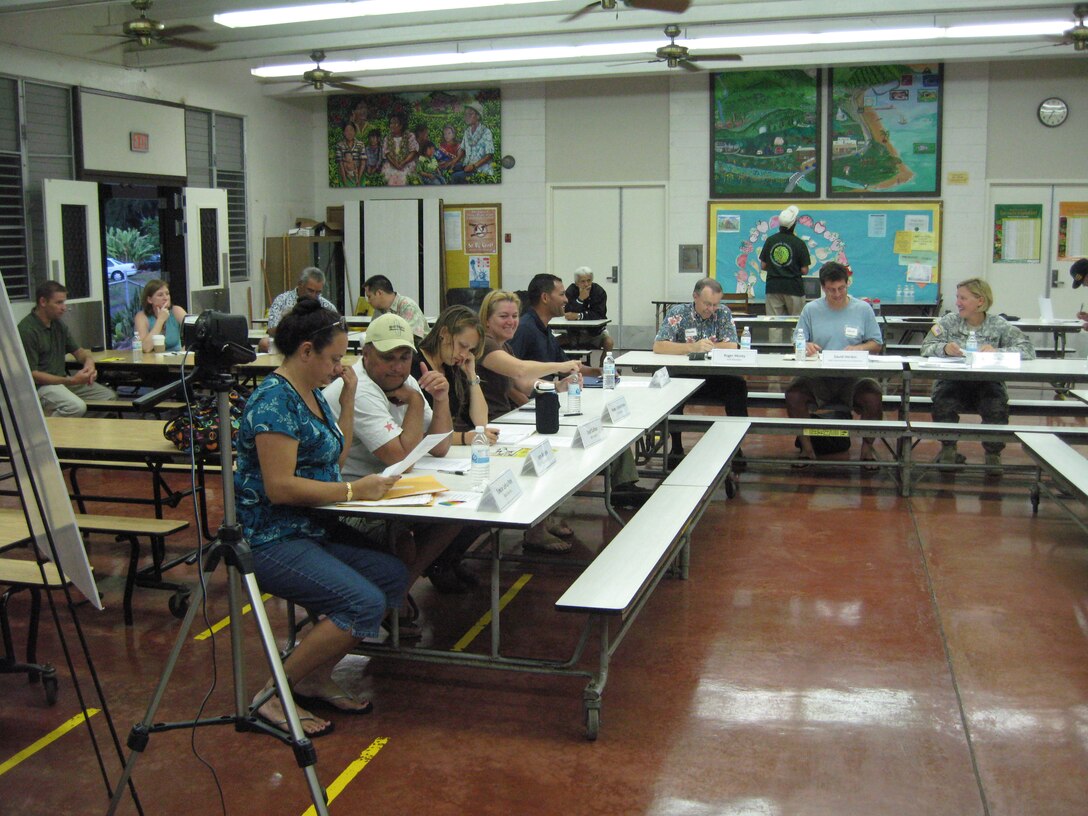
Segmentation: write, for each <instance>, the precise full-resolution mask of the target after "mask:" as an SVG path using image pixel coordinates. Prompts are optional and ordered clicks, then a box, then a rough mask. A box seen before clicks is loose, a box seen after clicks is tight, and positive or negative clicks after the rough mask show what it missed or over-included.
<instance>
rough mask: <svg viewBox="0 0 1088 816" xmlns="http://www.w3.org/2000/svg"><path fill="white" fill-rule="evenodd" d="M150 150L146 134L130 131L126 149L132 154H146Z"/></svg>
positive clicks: (149, 140)
mask: <svg viewBox="0 0 1088 816" xmlns="http://www.w3.org/2000/svg"><path fill="white" fill-rule="evenodd" d="M150 148H151V137H150V136H149V135H148V134H146V133H137V132H136V131H132V132H131V133H129V134H128V149H129V150H131V151H132V152H133V153H146V152H147V151H148V150H149V149H150Z"/></svg>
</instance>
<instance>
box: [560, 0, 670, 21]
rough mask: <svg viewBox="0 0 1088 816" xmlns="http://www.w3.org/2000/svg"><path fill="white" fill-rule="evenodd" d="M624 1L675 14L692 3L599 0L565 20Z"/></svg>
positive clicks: (651, 0)
mask: <svg viewBox="0 0 1088 816" xmlns="http://www.w3.org/2000/svg"><path fill="white" fill-rule="evenodd" d="M620 2H622V3H623V4H624V5H625V6H630V7H631V8H639V9H648V10H650V11H668V12H671V13H673V14H681V13H683V12H685V11H687V10H688V6H690V5H691V0H597V2H595V3H590V4H589V5H588V6H583V7H582V8H580V9H578V11H576V12H574V14H572V15H570V17H565V18H564V20H563V22H569V21H570V20H577V19H578V18H579V17H581V16H582V15H583V14H586V13H588V12H590V11H592V10H593V9H595V8H597V7H598V6H600V7H601V9H603V10H605V11H608V10H611V9H614V8H616V5H617V3H620Z"/></svg>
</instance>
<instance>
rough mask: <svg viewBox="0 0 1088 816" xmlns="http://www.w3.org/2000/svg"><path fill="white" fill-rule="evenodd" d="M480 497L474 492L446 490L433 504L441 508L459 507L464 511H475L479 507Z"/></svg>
mask: <svg viewBox="0 0 1088 816" xmlns="http://www.w3.org/2000/svg"><path fill="white" fill-rule="evenodd" d="M482 495H483V494H482V493H478V492H476V491H475V490H447V491H446V492H445V493H443V494H442V497H441V498H440V499H439V500H438V501H437V502H435V504H437V505H440V506H442V507H449V506H451V505H460V506H461V507H464V508H465V509H466V510H475V509H476V508H477V507H478V506H479V505H480V497H481V496H482Z"/></svg>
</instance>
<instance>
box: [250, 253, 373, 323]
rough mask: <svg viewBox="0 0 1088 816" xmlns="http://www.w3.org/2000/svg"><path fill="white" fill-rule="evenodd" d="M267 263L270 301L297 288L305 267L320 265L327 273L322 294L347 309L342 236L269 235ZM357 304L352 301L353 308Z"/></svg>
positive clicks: (265, 258) (266, 278) (265, 255)
mask: <svg viewBox="0 0 1088 816" xmlns="http://www.w3.org/2000/svg"><path fill="white" fill-rule="evenodd" d="M264 263H265V269H264V274H265V280H266V281H267V291H266V292H265V294H266V296H267V298H268V303H271V302H272V299H273V298H275V297H276V295H278V294H280V293H281V292H286V291H287V290H288V289H293V288H294V287H295V286H296V285H297V284H298V278H299V275H301V274H302V270H303V269H305V268H306V267H308V266H316V267H317V268H318V269H320V270H321V271H322V272H324V273H325V291H324V292H322V294H323V295H324V297H326V298H328V299H329V300H331V301H332V302H333V303H335V304H336V308H338V309H339V310H340V311H341V313H343V311H344V306H345V304H344V302H343V291H344V244H343V238H342V237H341V236H339V235H321V236H308V235H307V236H303V235H285V236H283V237H280V238H266V239H265V244H264ZM265 305H266V306H267V305H268V304H265ZM354 306H355V304H351V308H352V309H354Z"/></svg>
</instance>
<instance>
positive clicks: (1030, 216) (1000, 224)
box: [994, 204, 1043, 263]
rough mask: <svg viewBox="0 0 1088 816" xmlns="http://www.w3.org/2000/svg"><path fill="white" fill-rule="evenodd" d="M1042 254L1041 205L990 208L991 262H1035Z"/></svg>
mask: <svg viewBox="0 0 1088 816" xmlns="http://www.w3.org/2000/svg"><path fill="white" fill-rule="evenodd" d="M1042 253H1043V205H1042V204H997V205H995V206H994V263H1039V261H1040V260H1041V259H1042Z"/></svg>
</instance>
